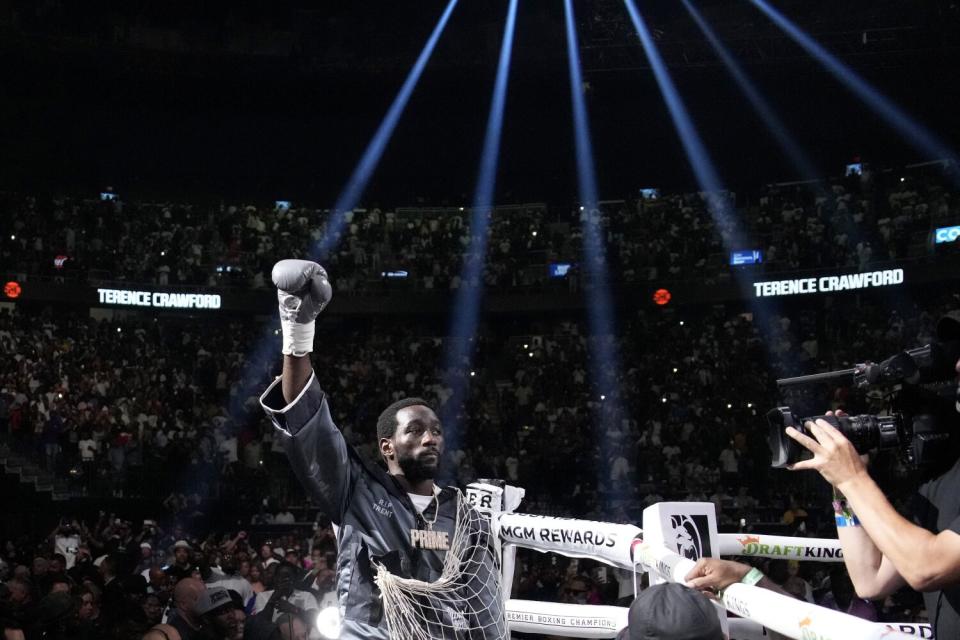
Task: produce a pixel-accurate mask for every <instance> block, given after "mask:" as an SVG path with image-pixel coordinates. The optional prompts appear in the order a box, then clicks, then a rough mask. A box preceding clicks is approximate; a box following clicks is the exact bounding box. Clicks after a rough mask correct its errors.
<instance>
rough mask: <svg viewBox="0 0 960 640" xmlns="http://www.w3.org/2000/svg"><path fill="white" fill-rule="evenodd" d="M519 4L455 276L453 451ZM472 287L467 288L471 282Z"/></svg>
mask: <svg viewBox="0 0 960 640" xmlns="http://www.w3.org/2000/svg"><path fill="white" fill-rule="evenodd" d="M517 3H518V0H510V6H509V8H508V10H507V21H506V26H505V27H504V30H503V41H502V43H501V45H500V59H499V62H498V64H497V77H496V80H495V81H494V85H493V96H492V97H491V100H490V113H489V116H488V117H487V130H486V135H485V136H484V139H483V151H482V152H481V155H480V168H479V171H478V172H477V184H476V188H475V191H474V197H473V209H472V211H471V215H470V237H471V238H472V239H473V240H472V244H471V245H470V248H469V250H468V251H467V253H466V255H465V256H464V262H463V267H462V269H461V272H460V273H461V276H460V282H461V286H460V290H459V291H457V297H456V303H455V305H454V309H453V321H452V326H451V329H450V335H451V336H452V337H453V338H454V340H453V343H452V344H451V345H450V347H449V348H448V349H447V353H446V363H445V364H446V366H445V370H446V371H447V379H446V384H447V386H448V387H450V389H451V390H452V391H453V393H452V395H451V397H450V399H449V400H448V401H447V403H446V404H445V405H444V411H443V414H444V415H443V416H441V418H442V421H443V424H444V429H445V432H446V438H447V441H448V442H447V446H448V448H449V449H451V450H453V449H454V448H456V444H457V441H458V440H459V424H458V420H457V416H458V413H459V410H460V407H461V405H462V404H463V401H464V399H465V397H466V392H467V386H468V384H469V379H468V378H467V377H466V375H462V374H461V370H462V371H467V370H468V369H469V368H470V364H471V362H472V360H473V342H472V341H471V340H470V338H472V337H473V336H474V335H475V334H476V332H477V324H478V322H479V317H480V300H481V297H482V295H483V268H484V264H485V263H486V256H487V228H488V225H489V222H490V215H491V210H492V208H493V194H494V188H495V185H496V178H497V165H498V159H499V155H500V138H501V133H502V131H503V111H504V105H505V104H506V100H507V81H508V79H509V77H510V60H511V57H512V53H513V34H514V30H515V26H516V19H517ZM474 282H476V283H477V286H475V287H474V286H470V285H471V283H474Z"/></svg>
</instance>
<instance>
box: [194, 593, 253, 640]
mask: <svg viewBox="0 0 960 640" xmlns="http://www.w3.org/2000/svg"><path fill="white" fill-rule="evenodd" d="M239 599H240V597H239V596H237V599H236V600H235V599H234V598H233V597H231V594H230V592H229V591H227V589H225V588H223V587H209V588H207V590H206V591H204V592H203V593H202V594H200V599H199V600H197V604H196V606H195V607H194V611H196V613H197V615H198V616H200V621H201V623H202V629H203V631H204V633H205V636H204V637H205V638H211V639H215V640H233V639H234V638H242V637H243V619H242V618H239V617H238V616H237V615H236V611H237V609H238V606H239V607H240V609H241V610H242V604H241V603H239V602H238V601H237V600H239Z"/></svg>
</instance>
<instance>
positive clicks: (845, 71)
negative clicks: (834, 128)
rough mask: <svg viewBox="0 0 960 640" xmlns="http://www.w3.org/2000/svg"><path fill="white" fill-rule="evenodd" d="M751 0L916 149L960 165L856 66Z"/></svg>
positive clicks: (760, 2) (951, 152)
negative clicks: (865, 77)
mask: <svg viewBox="0 0 960 640" xmlns="http://www.w3.org/2000/svg"><path fill="white" fill-rule="evenodd" d="M750 2H751V3H753V5H754V6H755V7H757V8H758V9H759V10H760V11H761V12H763V14H764V15H766V16H767V17H768V18H770V20H771V21H772V22H773V23H774V24H776V25H777V26H778V27H780V29H781V30H782V31H783V32H784V33H786V34H787V35H788V36H790V38H791V39H792V40H793V41H794V42H796V43H797V44H798V45H800V46H801V47H802V48H803V49H804V50H805V51H806V52H807V53H809V54H810V55H811V56H813V57H814V58H815V59H816V60H817V61H819V62H820V64H822V65H823V67H824V68H825V69H826V70H827V71H829V72H830V74H831V75H832V76H833V77H834V78H836V79H837V80H839V81H840V83H841V84H843V85H844V86H845V87H847V88H848V89H849V90H850V91H852V92H853V93H854V94H856V96H857V97H858V98H860V99H861V100H863V102H865V103H866V104H867V105H868V106H869V107H870V108H871V109H873V110H874V111H875V112H876V113H877V115H879V116H880V117H881V118H883V120H884V122H886V123H887V124H888V125H889V126H890V127H891V128H892V129H894V130H896V131H897V132H898V133H899V134H900V135H901V136H903V138H904V139H905V140H906V141H907V142H908V143H910V144H911V145H912V146H913V147H914V148H915V149H917V150H918V151H920V152H921V153H923V154H925V155H926V156H928V157H929V158H928V159H931V160H949V161H951V162H953V163H954V165H955V166H956V165H957V163H958V158H957V154H956V152H955V151H954V150H953V149H951V148H950V147H949V146H947V145H946V144H945V143H943V142H942V141H941V140H940V139H938V138H937V136H936V134H934V133H933V132H932V131H930V130H929V129H927V128H926V127H925V126H923V125H922V124H920V123H919V122H917V121H916V120H914V119H913V118H912V117H911V116H910V115H909V114H907V113H906V112H905V111H904V110H903V109H901V108H900V107H898V106H897V105H896V104H894V103H893V101H892V100H890V99H889V98H887V97H886V96H884V95H883V94H882V93H881V92H880V91H879V90H878V89H877V88H875V87H873V86H872V85H871V84H870V83H869V82H867V81H866V80H864V79H863V78H861V77H860V76H859V75H858V74H857V73H856V72H855V71H854V70H853V69H851V68H850V67H848V66H847V65H845V64H844V63H843V62H841V61H840V60H839V59H838V58H837V57H836V56H834V55H833V54H832V53H830V52H829V51H827V50H826V49H825V48H824V47H823V46H822V45H820V44H819V43H818V42H817V41H816V40H814V39H813V38H811V37H810V36H808V35H807V34H806V33H804V32H803V31H802V30H801V29H800V28H799V27H798V26H796V25H795V24H793V23H792V22H791V21H790V20H789V19H788V18H787V17H786V16H784V15H783V14H782V13H780V12H779V11H777V10H776V9H774V8H773V7H772V6H770V5H769V4H768V3H767V2H765V1H764V0H750Z"/></svg>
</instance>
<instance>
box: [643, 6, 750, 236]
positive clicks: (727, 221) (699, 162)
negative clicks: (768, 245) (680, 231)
mask: <svg viewBox="0 0 960 640" xmlns="http://www.w3.org/2000/svg"><path fill="white" fill-rule="evenodd" d="M624 4H625V5H626V7H627V13H629V14H630V20H631V21H632V22H633V26H634V28H635V29H636V30H637V35H638V36H639V37H640V43H641V44H642V45H643V50H644V52H645V53H646V54H647V60H649V61H650V68H651V69H652V70H653V76H654V78H655V79H656V81H657V85H658V86H659V87H660V93H661V95H663V99H664V101H665V102H666V104H667V110H668V111H669V113H670V118H671V119H672V120H673V126H674V127H675V128H676V130H677V134H678V135H679V136H680V143H681V144H682V145H683V149H684V151H685V152H686V154H687V159H688V160H689V161H690V166H691V168H692V169H693V174H694V177H695V178H696V180H697V184H698V185H700V188H701V189H702V190H703V191H705V192H707V208H708V210H709V211H710V214H711V215H712V216H713V219H714V222H715V223H716V225H717V227H718V231H719V232H724V231H725V232H726V233H727V244H728V246H735V247H742V246H746V245H745V244H744V243H743V241H742V239H741V238H740V235H739V233H738V230H737V227H736V222H735V220H734V219H733V216H732V215H731V212H730V211H729V206H728V204H727V201H726V198H724V197H722V195H721V192H722V191H723V185H722V183H721V182H720V178H719V177H718V175H717V172H716V169H715V168H714V166H713V162H712V161H711V160H710V155H709V154H708V153H707V150H706V148H705V147H704V146H703V141H701V139H700V135H699V134H698V133H697V130H696V127H695V126H694V124H693V120H692V119H691V118H690V114H689V113H688V112H687V108H686V106H685V105H684V104H683V98H681V97H680V93H679V92H678V91H677V88H676V86H675V85H674V84H673V79H672V78H671V77H670V74H669V73H668V72H667V65H665V64H664V62H663V58H661V57H660V52H659V51H658V50H657V46H656V44H655V43H654V41H653V36H652V35H650V30H649V29H648V28H647V24H646V22H645V21H644V19H643V16H641V15H640V12H639V11H638V10H637V7H636V6H635V5H634V3H633V1H632V0H624Z"/></svg>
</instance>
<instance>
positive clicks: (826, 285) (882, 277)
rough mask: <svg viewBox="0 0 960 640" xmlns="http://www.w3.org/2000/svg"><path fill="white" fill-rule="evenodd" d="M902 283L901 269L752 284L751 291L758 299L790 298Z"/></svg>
mask: <svg viewBox="0 0 960 640" xmlns="http://www.w3.org/2000/svg"><path fill="white" fill-rule="evenodd" d="M902 283H903V269H886V270H884V271H868V272H866V273H850V274H847V275H842V276H823V277H821V278H797V279H795V280H772V281H769V282H754V283H753V290H754V292H755V293H756V295H757V297H758V298H766V297H770V296H791V295H796V294H799V293H829V292H831V291H848V290H850V289H868V288H871V287H886V286H890V285H894V284H902Z"/></svg>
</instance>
